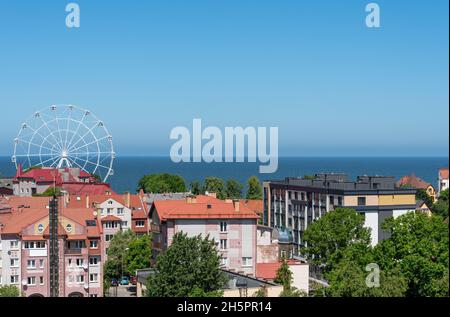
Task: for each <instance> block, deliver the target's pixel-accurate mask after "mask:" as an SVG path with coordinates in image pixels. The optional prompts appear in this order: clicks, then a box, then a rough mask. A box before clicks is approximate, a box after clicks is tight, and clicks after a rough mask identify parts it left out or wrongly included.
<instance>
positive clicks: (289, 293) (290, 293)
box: [280, 287, 308, 297]
mask: <svg viewBox="0 0 450 317" xmlns="http://www.w3.org/2000/svg"><path fill="white" fill-rule="evenodd" d="M280 297H308V294H306V292H304V291H301V290H298V289H297V288H295V287H291V288H289V289H285V290H283V291H282V292H281V294H280Z"/></svg>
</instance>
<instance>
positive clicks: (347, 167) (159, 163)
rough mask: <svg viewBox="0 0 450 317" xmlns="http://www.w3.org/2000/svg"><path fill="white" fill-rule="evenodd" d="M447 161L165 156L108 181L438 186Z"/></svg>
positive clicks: (8, 167) (7, 170)
mask: <svg viewBox="0 0 450 317" xmlns="http://www.w3.org/2000/svg"><path fill="white" fill-rule="evenodd" d="M448 162H449V161H448V158H444V157H432V158H382V157H376V158H363V157H353V158H345V157H339V158H329V157H327V158H325V157H319V158H311V157H308V158H305V157H297V158H296V157H284V158H280V159H279V164H278V171H277V172H276V173H274V174H259V163H258V164H256V163H211V164H207V163H179V164H176V163H173V162H172V161H171V160H170V158H164V157H118V158H117V159H116V161H115V163H114V171H115V174H114V176H112V177H111V178H110V179H109V182H110V183H111V186H112V188H113V189H114V190H115V191H117V192H119V193H121V192H125V191H131V192H134V191H135V190H136V187H137V183H138V181H139V179H140V178H141V177H142V175H144V174H148V173H172V174H178V175H181V176H182V177H184V178H185V179H186V185H189V183H190V182H191V181H193V180H203V179H204V178H205V177H207V176H216V177H220V178H223V179H230V178H234V179H237V180H238V181H240V182H242V183H245V182H246V180H247V179H248V178H249V177H250V176H252V175H256V176H258V177H259V178H260V180H270V179H283V178H284V177H287V176H303V175H311V174H315V173H320V172H335V173H346V174H347V175H348V176H349V177H350V178H352V179H353V178H355V177H356V176H358V175H364V174H366V175H385V176H395V177H396V178H400V177H401V176H403V175H407V174H411V173H415V174H416V175H417V176H418V177H420V178H422V179H424V180H425V181H427V182H429V183H431V184H433V185H434V186H436V185H437V177H438V170H439V168H441V167H448V165H449V164H448ZM14 173H15V167H14V164H13V163H11V159H10V158H9V157H0V174H1V175H6V176H12V175H14Z"/></svg>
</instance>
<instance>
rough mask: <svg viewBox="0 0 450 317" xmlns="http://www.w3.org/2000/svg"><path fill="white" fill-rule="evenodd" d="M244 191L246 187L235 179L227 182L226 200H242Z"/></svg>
mask: <svg viewBox="0 0 450 317" xmlns="http://www.w3.org/2000/svg"><path fill="white" fill-rule="evenodd" d="M243 189H244V186H242V184H241V183H239V182H238V181H237V180H235V179H230V180H228V181H227V186H226V190H225V192H226V198H230V199H240V198H242V190H243Z"/></svg>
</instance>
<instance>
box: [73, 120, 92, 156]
mask: <svg viewBox="0 0 450 317" xmlns="http://www.w3.org/2000/svg"><path fill="white" fill-rule="evenodd" d="M97 124H98V123H96V124H95V125H94V126H92V127H91V128H90V129H89V130H88V131H87V132H86V133H85V134H84V135H83V136H82V137H80V138H79V139H78V141H77V142H75V143H74V144H73V145H72V148H73V147H75V146H76V145H77V144H78V143H80V142H81V140H84V138H85V137H86V136H88V135H89V133H92V131H94V128H96V126H97ZM92 135H93V136H94V138H95V135H94V134H93V133H92ZM94 143H95V142H94ZM72 148H70V149H69V150H72ZM81 148H83V146H82V147H81ZM77 149H79V148H77ZM77 149H75V150H77Z"/></svg>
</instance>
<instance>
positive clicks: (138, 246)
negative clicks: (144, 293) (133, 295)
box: [125, 234, 152, 276]
mask: <svg viewBox="0 0 450 317" xmlns="http://www.w3.org/2000/svg"><path fill="white" fill-rule="evenodd" d="M151 243H152V240H151V238H150V236H149V235H147V234H145V235H142V236H140V237H136V238H135V239H133V240H131V241H130V243H129V245H128V249H129V250H128V251H127V252H126V258H125V259H126V267H127V272H128V274H129V275H131V276H135V275H136V271H137V270H142V269H146V268H148V267H150V259H151V256H152V247H151Z"/></svg>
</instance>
